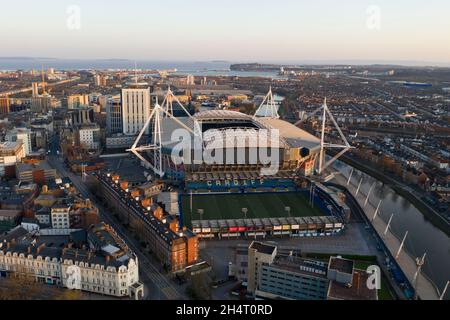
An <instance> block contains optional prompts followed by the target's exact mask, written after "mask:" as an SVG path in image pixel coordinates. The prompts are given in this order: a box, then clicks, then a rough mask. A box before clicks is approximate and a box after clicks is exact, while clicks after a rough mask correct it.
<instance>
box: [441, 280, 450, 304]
mask: <svg viewBox="0 0 450 320" xmlns="http://www.w3.org/2000/svg"><path fill="white" fill-rule="evenodd" d="M449 283H450V281H447V284H446V285H445V287H444V290H443V291H442V293H441V296H440V297H439V300H444V298H445V294H446V293H447V289H448V284H449Z"/></svg>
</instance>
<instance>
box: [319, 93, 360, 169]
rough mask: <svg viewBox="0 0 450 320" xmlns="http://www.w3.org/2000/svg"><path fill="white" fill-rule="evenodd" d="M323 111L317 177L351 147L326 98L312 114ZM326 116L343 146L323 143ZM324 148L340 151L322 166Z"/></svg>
mask: <svg viewBox="0 0 450 320" xmlns="http://www.w3.org/2000/svg"><path fill="white" fill-rule="evenodd" d="M321 109H322V110H323V114H322V131H321V137H320V156H319V175H320V174H322V173H323V171H324V170H325V169H326V168H328V167H329V166H330V165H331V164H332V163H333V162H334V161H336V160H337V159H338V158H339V157H341V156H342V155H343V154H344V153H346V152H347V151H348V150H350V149H351V148H352V147H351V146H350V144H349V143H348V141H347V138H346V137H345V136H344V133H343V132H342V130H341V128H340V127H339V125H338V123H337V122H336V120H335V119H334V117H333V114H332V113H331V112H330V109H329V108H328V105H327V98H325V99H324V101H323V105H322V107H320V108H319V109H317V110H316V111H314V112H313V114H315V113H316V112H318V111H320V110H321ZM327 115H328V118H329V119H330V120H331V122H332V123H333V125H334V127H335V129H336V130H337V131H338V133H339V136H340V138H341V140H342V141H343V143H344V144H334V143H326V142H325V127H326V121H327ZM325 148H329V149H342V150H341V151H340V152H339V153H338V154H336V155H335V156H334V157H333V158H332V159H331V160H329V161H327V162H326V163H325V164H324V161H325Z"/></svg>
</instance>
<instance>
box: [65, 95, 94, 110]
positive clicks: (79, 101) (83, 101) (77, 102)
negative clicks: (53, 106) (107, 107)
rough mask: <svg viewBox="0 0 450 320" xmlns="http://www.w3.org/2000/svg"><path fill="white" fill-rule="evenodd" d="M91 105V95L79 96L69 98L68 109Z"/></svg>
mask: <svg viewBox="0 0 450 320" xmlns="http://www.w3.org/2000/svg"><path fill="white" fill-rule="evenodd" d="M88 105H89V95H86V94H78V95H71V96H68V97H67V109H76V108H79V107H81V106H88Z"/></svg>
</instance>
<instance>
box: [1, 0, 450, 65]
mask: <svg viewBox="0 0 450 320" xmlns="http://www.w3.org/2000/svg"><path fill="white" fill-rule="evenodd" d="M69 5H78V6H79V7H80V9H81V16H80V17H81V20H80V21H81V29H80V30H70V29H69V28H68V27H67V19H68V14H67V13H66V10H67V7H68V6H69ZM370 5H377V6H378V7H379V8H380V10H381V15H380V18H381V20H380V29H379V30H371V29H370V28H368V27H367V20H368V14H367V12H366V10H367V8H368V7H369V6H370ZM1 8H2V14H1V19H0V43H1V46H0V56H33V57H36V56H40V57H57V58H128V59H164V60H169V59H176V60H212V59H225V60H234V61H249V60H251V61H268V60H349V59H352V60H387V61H399V60H416V61H430V62H446V63H449V62H450V1H448V0H427V1H423V0H394V1H393V0H371V1H367V0H340V1H336V0H314V1H312V0H311V1H306V0H305V1H301V0H278V1H275V0H272V1H268V0H228V1H225V0H222V1H215V0H165V1H160V0H147V1H144V0H128V1H126V0H120V1H118V0H96V1H92V0H90V1H88V0H70V1H67V0H58V1H50V0H40V1H36V0H18V1H7V2H6V3H3V4H2V6H1Z"/></svg>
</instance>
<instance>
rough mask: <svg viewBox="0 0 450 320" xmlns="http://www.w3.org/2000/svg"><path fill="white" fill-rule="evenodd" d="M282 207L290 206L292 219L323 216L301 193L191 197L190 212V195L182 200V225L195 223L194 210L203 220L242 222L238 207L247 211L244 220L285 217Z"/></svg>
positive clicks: (286, 214) (197, 216) (195, 214)
mask: <svg viewBox="0 0 450 320" xmlns="http://www.w3.org/2000/svg"><path fill="white" fill-rule="evenodd" d="M285 207H290V208H291V212H290V215H291V216H292V217H305V216H323V215H325V213H323V212H322V211H320V210H319V209H318V208H315V207H314V208H312V207H311V206H310V205H309V199H308V198H307V197H305V195H303V194H301V193H260V194H258V193H247V194H211V195H195V194H194V195H193V196H192V213H191V210H190V196H189V195H184V196H183V197H182V210H183V220H184V223H185V224H187V225H190V220H199V219H200V216H199V213H198V209H203V216H202V217H201V218H202V219H203V220H212V219H243V218H244V214H243V213H242V208H247V209H248V212H247V218H277V217H287V216H288V213H287V212H286V211H285Z"/></svg>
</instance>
